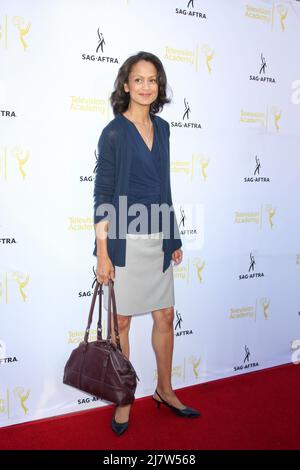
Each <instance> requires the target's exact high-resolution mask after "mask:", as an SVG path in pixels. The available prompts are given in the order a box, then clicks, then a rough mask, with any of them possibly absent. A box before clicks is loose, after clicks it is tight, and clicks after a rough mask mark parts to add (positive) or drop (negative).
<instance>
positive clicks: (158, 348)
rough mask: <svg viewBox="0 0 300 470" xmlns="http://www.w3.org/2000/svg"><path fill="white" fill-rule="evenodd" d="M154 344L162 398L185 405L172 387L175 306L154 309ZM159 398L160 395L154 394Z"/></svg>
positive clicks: (183, 406)
mask: <svg viewBox="0 0 300 470" xmlns="http://www.w3.org/2000/svg"><path fill="white" fill-rule="evenodd" d="M152 317H153V329H152V346H153V349H154V352H155V356H156V363H157V376H158V379H157V390H158V392H159V394H160V395H161V396H162V398H163V399H164V400H165V401H167V402H168V403H169V404H171V405H173V406H175V407H176V408H179V409H183V408H185V405H183V404H182V403H181V401H180V400H179V399H178V398H177V397H176V395H175V393H174V391H173V389H172V359H173V349H174V329H173V321H174V307H168V308H163V309H161V310H154V311H153V312H152ZM154 396H155V398H156V399H157V400H159V397H158V396H157V394H155V395H154Z"/></svg>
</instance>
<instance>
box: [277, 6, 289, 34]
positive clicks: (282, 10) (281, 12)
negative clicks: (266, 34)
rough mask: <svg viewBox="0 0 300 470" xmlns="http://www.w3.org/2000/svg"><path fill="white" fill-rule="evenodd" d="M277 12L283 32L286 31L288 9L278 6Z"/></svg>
mask: <svg viewBox="0 0 300 470" xmlns="http://www.w3.org/2000/svg"><path fill="white" fill-rule="evenodd" d="M277 11H278V14H279V16H280V24H281V31H284V30H285V26H284V21H285V19H286V17H287V14H288V9H287V7H285V6H284V5H282V4H280V5H277Z"/></svg>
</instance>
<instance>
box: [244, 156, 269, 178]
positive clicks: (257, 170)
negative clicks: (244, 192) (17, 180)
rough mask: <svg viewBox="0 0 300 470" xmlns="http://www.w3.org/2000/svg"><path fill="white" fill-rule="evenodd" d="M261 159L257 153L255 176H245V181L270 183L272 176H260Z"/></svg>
mask: <svg viewBox="0 0 300 470" xmlns="http://www.w3.org/2000/svg"><path fill="white" fill-rule="evenodd" d="M260 171H261V161H260V159H259V158H258V156H257V155H255V163H254V171H253V176H245V177H244V183H270V178H269V177H267V176H260Z"/></svg>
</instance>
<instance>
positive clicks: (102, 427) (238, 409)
mask: <svg viewBox="0 0 300 470" xmlns="http://www.w3.org/2000/svg"><path fill="white" fill-rule="evenodd" d="M299 390H300V366H296V365H293V364H289V365H284V366H279V367H275V368H270V369H265V370H262V371H257V372H251V373H248V374H245V375H241V376H237V377H230V378H228V379H222V380H217V381H214V382H209V383H207V384H202V385H197V386H194V387H189V388H185V389H182V390H177V394H178V396H179V398H180V399H181V401H183V403H186V404H187V405H189V406H192V407H195V408H199V409H200V410H201V412H202V416H201V417H200V418H197V419H191V420H189V419H185V418H180V417H178V416H176V415H175V414H174V413H172V411H171V410H169V409H167V408H166V407H161V408H160V409H157V408H156V406H155V403H154V402H153V400H151V398H142V399H139V400H136V402H135V404H134V407H133V410H132V416H131V423H130V427H129V429H128V431H127V432H126V433H125V434H124V435H123V436H120V437H118V436H115V435H114V433H113V432H112V431H111V429H110V420H111V415H112V407H111V406H110V407H106V408H105V409H104V408H100V409H98V410H89V411H86V412H81V413H79V414H78V413H77V414H69V415H65V416H60V417H55V418H51V419H45V420H40V421H34V422H31V423H27V424H19V425H15V426H10V427H6V428H2V429H0V448H1V449H2V450H4V449H26V450H27V449H78V450H79V449H80V450H82V449H105V450H108V449H109V450H115V449H122V450H125V449H130V450H136V449H145V450H150V449H152V450H154V449H156V450H162V449H165V450H166V449H169V450H173V449H177V450H179V449H193V450H194V449H220V450H221V449H300V436H299V431H298V425H299V422H300V399H299Z"/></svg>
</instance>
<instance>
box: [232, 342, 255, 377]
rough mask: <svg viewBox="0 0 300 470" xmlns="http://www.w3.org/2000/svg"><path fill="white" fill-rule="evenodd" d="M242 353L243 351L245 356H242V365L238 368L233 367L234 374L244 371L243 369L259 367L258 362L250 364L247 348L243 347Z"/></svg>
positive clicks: (249, 354)
mask: <svg viewBox="0 0 300 470" xmlns="http://www.w3.org/2000/svg"><path fill="white" fill-rule="evenodd" d="M244 351H245V354H244V358H243V363H242V364H240V365H238V366H234V367H233V370H234V372H237V371H240V370H244V369H251V368H253V367H258V366H259V363H258V362H250V356H251V353H250V349H249V348H248V346H247V345H245V347H244Z"/></svg>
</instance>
